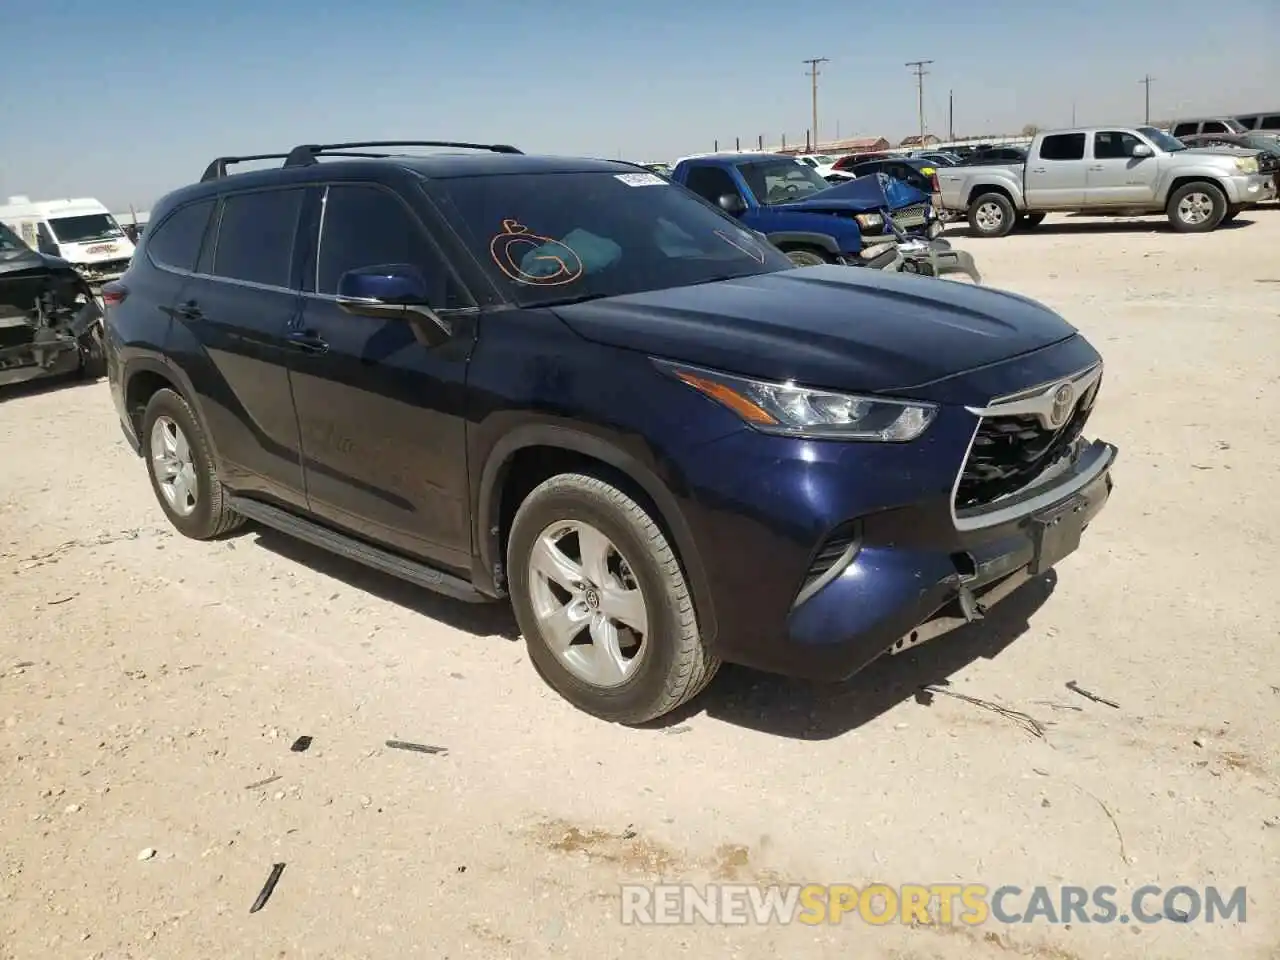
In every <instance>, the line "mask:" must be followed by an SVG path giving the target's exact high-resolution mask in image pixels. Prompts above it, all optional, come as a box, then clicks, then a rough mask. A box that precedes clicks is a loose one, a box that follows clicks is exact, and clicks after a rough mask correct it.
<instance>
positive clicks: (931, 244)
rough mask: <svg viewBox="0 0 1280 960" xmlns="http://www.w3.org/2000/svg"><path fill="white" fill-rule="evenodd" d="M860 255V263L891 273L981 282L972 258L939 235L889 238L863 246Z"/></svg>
mask: <svg viewBox="0 0 1280 960" xmlns="http://www.w3.org/2000/svg"><path fill="white" fill-rule="evenodd" d="M877 239H879V238H877ZM860 256H861V264H860V265H861V266H864V267H872V268H874V269H877V270H887V271H889V272H890V273H914V274H917V275H918V276H922V277H945V276H952V275H956V274H963V275H965V276H967V277H968V278H969V279H970V280H972V281H973V282H974V283H975V284H981V283H982V274H981V273H979V272H978V266H977V264H976V263H974V260H973V257H972V256H971V255H970V254H969V253H968V252H967V251H965V250H957V249H956V248H955V247H953V246H951V242H950V241H949V240H945V239H943V238H941V237H934V238H933V239H932V240H918V239H915V238H912V239H908V240H903V241H898V240H896V239H893V238H890V239H889V241H888V242H886V243H878V244H875V245H874V246H868V247H866V248H864V249H863V251H862V253H861V254H860Z"/></svg>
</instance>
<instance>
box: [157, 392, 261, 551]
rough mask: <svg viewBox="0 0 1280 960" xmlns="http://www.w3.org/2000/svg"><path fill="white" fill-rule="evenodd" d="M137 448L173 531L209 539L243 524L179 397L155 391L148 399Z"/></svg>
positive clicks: (196, 424) (205, 443)
mask: <svg viewBox="0 0 1280 960" xmlns="http://www.w3.org/2000/svg"><path fill="white" fill-rule="evenodd" d="M142 444H143V452H144V455H145V457H146V461H147V474H148V475H149V476H150V477H151V489H152V490H154V491H155V494H156V499H157V500H159V501H160V509H162V510H163V511H164V513H165V516H166V517H168V518H169V522H170V523H171V524H173V526H174V528H175V529H176V530H177V531H178V532H179V533H181V534H182V535H183V536H186V537H190V538H191V539H193V540H211V539H213V538H214V537H217V536H221V535H222V534H224V533H228V532H230V531H232V530H234V529H235V528H236V527H238V526H240V524H242V523H244V518H243V517H241V516H240V515H239V514H238V513H236V512H235V511H234V510H231V509H230V508H229V507H228V506H227V504H226V500H225V499H224V497H223V493H222V483H221V481H219V480H218V474H217V471H216V470H215V469H214V466H213V457H212V456H210V454H209V441H208V440H207V439H206V437H205V435H204V431H203V430H202V429H201V428H200V424H199V422H197V420H196V417H195V414H194V413H192V411H191V407H190V406H188V405H187V401H186V400H184V399H183V398H182V397H181V396H180V395H179V394H177V393H175V392H174V391H172V390H157V391H156V392H155V394H154V395H153V396H152V397H151V401H150V402H149V403H148V404H147V409H146V412H144V413H143V415H142Z"/></svg>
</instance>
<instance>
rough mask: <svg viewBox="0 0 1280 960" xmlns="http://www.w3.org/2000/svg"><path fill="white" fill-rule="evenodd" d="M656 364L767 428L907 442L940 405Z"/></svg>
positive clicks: (806, 434) (805, 434)
mask: <svg viewBox="0 0 1280 960" xmlns="http://www.w3.org/2000/svg"><path fill="white" fill-rule="evenodd" d="M654 363H656V364H657V365H658V368H659V369H660V370H662V371H663V372H664V373H666V374H668V375H669V376H672V377H675V378H676V379H677V380H680V381H681V382H683V383H686V384H688V385H689V386H691V387H693V389H695V390H697V391H698V392H699V393H701V394H703V395H704V396H707V397H710V398H711V399H712V400H715V401H716V402H718V403H720V404H723V405H724V406H726V407H728V408H729V409H730V410H732V411H733V412H734V413H736V414H737V415H738V416H740V417H741V418H742V419H743V420H745V421H746V422H747V423H748V424H750V425H751V426H752V427H755V428H756V429H757V430H760V431H762V432H764V433H773V434H781V435H783V436H793V437H807V438H812V439H825V440H872V441H881V442H888V443H904V442H906V441H909V440H914V439H916V438H917V437H918V436H920V435H921V434H922V433H924V432H925V430H927V429H928V427H929V424H931V423H932V422H933V420H934V417H936V416H937V414H938V408H937V407H936V406H935V405H934V404H931V403H921V402H918V401H914V400H886V399H884V398H882V397H863V396H856V395H853V394H848V393H834V392H832V391H830V390H817V389H814V388H812V387H802V386H800V385H798V384H795V383H790V382H787V383H776V382H771V381H767V380H754V379H751V378H750V377H738V376H734V375H732V374H727V373H720V372H718V371H715V370H705V369H702V368H700V367H690V366H685V365H684V364H678V363H671V362H669V361H666V360H657V359H655V360H654Z"/></svg>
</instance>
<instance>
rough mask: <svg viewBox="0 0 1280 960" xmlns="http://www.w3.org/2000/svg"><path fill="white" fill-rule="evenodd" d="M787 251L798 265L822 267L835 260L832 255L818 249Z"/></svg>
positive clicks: (789, 257) (789, 256) (788, 255)
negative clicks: (819, 251) (826, 254)
mask: <svg viewBox="0 0 1280 960" xmlns="http://www.w3.org/2000/svg"><path fill="white" fill-rule="evenodd" d="M785 253H786V255H787V257H788V259H790V260H791V262H792V263H794V264H795V265H796V266H797V267H820V266H822V265H823V264H824V263H833V262H834V261H833V260H832V259H831V258H830V257H828V256H825V255H824V254H821V253H818V251H816V250H807V249H798V250H787V251H785Z"/></svg>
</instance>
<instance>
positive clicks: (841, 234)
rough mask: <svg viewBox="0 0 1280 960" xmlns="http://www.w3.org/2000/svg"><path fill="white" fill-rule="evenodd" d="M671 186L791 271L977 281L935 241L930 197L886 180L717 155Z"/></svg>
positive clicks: (687, 164) (679, 167)
mask: <svg viewBox="0 0 1280 960" xmlns="http://www.w3.org/2000/svg"><path fill="white" fill-rule="evenodd" d="M671 179H672V180H673V181H674V182H676V183H678V184H680V185H681V186H683V187H685V188H687V189H688V190H691V191H692V192H693V193H696V194H697V195H698V196H700V197H702V198H703V199H704V200H706V201H708V202H709V203H712V204H714V205H716V206H718V207H719V208H720V209H722V210H724V211H725V212H726V213H728V214H730V215H731V216H734V217H736V218H737V219H738V220H740V221H741V222H742V225H743V226H745V227H749V228H750V229H752V230H755V231H756V232H758V233H760V234H763V235H764V236H765V237H767V238H768V240H769V241H770V242H771V243H772V244H773V245H774V246H775V247H777V248H778V249H780V250H782V251H783V252H784V253H785V254H786V255H787V256H788V257H790V258H791V261H792V262H793V263H795V264H796V265H797V266H817V265H819V264H824V263H840V264H846V265H849V266H861V267H872V268H876V269H888V270H902V271H904V272H908V273H924V274H933V275H942V274H947V273H967V274H969V276H970V277H971V278H972V279H973V280H974V281H975V282H981V278H980V277H979V276H978V274H977V271H976V269H974V266H973V261H972V259H971V258H970V257H969V255H968V254H967V253H964V252H963V251H959V250H955V249H953V248H952V247H951V245H950V243H948V242H947V241H946V240H944V239H941V238H940V237H939V234H941V232H942V225H941V224H940V223H939V222H938V219H937V216H936V214H935V212H934V210H933V208H932V206H931V205H930V203H929V197H928V196H927V195H926V194H923V193H921V192H920V191H919V190H916V189H915V188H914V187H911V186H910V185H908V184H906V183H903V182H901V181H898V180H893V179H891V178H888V177H862V178H859V179H857V180H851V181H849V182H848V183H842V184H838V185H835V186H833V185H831V184H829V183H827V181H825V180H824V179H823V178H822V177H821V176H820V175H819V174H818V173H817V171H815V170H814V169H813V168H811V167H807V166H805V165H804V164H803V163H799V162H797V161H796V160H795V159H794V158H792V157H787V156H782V155H780V154H768V153H716V154H709V155H706V156H701V157H688V158H686V159H684V160H681V161H680V162H679V163H678V164H676V167H675V169H674V170H673V171H672V172H671Z"/></svg>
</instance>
